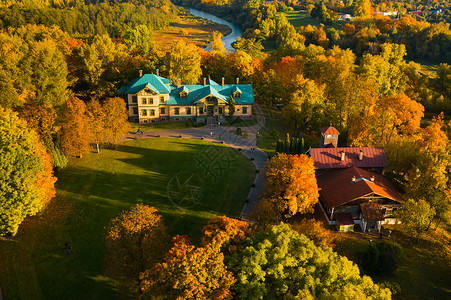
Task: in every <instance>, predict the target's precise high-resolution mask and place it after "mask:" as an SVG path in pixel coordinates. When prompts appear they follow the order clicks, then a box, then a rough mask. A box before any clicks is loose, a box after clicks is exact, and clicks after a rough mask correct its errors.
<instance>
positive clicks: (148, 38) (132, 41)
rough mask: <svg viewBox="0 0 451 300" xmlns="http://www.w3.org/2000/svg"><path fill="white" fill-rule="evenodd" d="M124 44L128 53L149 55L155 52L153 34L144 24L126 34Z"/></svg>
mask: <svg viewBox="0 0 451 300" xmlns="http://www.w3.org/2000/svg"><path fill="white" fill-rule="evenodd" d="M125 44H126V45H127V47H128V49H129V50H130V51H139V52H142V53H143V54H146V55H150V54H152V53H153V52H154V51H155V44H154V40H153V33H152V30H151V28H149V27H148V26H147V25H145V24H141V25H137V26H136V27H135V28H134V29H130V30H129V31H128V32H127V35H126V39H125Z"/></svg>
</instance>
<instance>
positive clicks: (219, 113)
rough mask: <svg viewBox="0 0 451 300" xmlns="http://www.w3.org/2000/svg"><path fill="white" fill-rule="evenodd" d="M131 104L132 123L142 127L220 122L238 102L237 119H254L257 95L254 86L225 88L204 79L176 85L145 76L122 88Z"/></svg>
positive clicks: (156, 77) (179, 82)
mask: <svg viewBox="0 0 451 300" xmlns="http://www.w3.org/2000/svg"><path fill="white" fill-rule="evenodd" d="M118 94H119V95H121V96H122V97H123V98H124V99H125V100H126V103H127V107H128V114H129V119H130V121H132V122H138V123H159V122H164V121H195V122H207V121H220V120H224V119H225V117H226V116H228V114H229V108H230V100H231V98H233V99H234V103H235V104H234V107H235V112H234V116H235V117H240V118H242V119H251V118H252V107H253V104H254V93H253V90H252V85H250V84H239V79H238V78H237V79H236V82H235V84H225V82H224V78H222V82H221V84H218V83H216V82H214V81H213V80H211V79H206V78H204V80H203V84H182V82H181V80H180V79H178V80H177V82H176V83H173V82H171V80H169V79H167V78H164V77H161V76H159V74H158V71H157V74H144V75H143V74H142V71H140V74H139V77H138V78H136V79H134V80H133V81H132V82H131V83H130V84H129V85H127V86H123V87H121V88H120V90H119V92H118Z"/></svg>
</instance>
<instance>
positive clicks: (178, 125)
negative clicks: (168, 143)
mask: <svg viewBox="0 0 451 300" xmlns="http://www.w3.org/2000/svg"><path fill="white" fill-rule="evenodd" d="M204 125H205V123H196V122H190V121H188V122H183V121H174V122H161V123H146V124H144V123H143V124H138V123H135V122H130V129H131V130H135V129H138V128H139V129H143V130H148V131H149V130H150V131H151V130H161V129H183V128H193V127H200V126H204Z"/></svg>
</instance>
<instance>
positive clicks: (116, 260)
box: [106, 204, 167, 291]
mask: <svg viewBox="0 0 451 300" xmlns="http://www.w3.org/2000/svg"><path fill="white" fill-rule="evenodd" d="M106 242H107V246H108V250H109V252H110V256H109V259H108V261H109V264H110V266H111V267H110V269H111V272H112V273H113V274H114V275H115V276H116V277H118V278H119V279H120V280H122V281H123V282H124V283H125V282H126V283H128V284H129V286H130V287H131V288H133V289H134V290H138V291H139V290H140V284H141V273H142V272H144V271H146V270H148V269H150V268H151V267H152V266H153V265H155V263H157V262H158V261H159V259H160V258H161V256H162V255H163V253H164V252H165V250H166V247H167V234H166V227H165V225H164V223H163V219H162V217H161V216H160V215H159V214H158V211H157V209H156V208H154V207H150V206H147V205H144V204H136V205H134V206H132V207H131V208H130V209H129V210H126V211H123V212H122V213H121V214H120V215H119V216H118V217H116V218H114V219H112V220H111V224H110V225H109V227H108V233H107V236H106Z"/></svg>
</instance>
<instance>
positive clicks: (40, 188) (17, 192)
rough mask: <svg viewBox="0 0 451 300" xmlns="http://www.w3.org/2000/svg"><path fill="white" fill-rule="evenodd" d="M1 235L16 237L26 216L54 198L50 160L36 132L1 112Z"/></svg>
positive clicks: (40, 208) (23, 122)
mask: <svg viewBox="0 0 451 300" xmlns="http://www.w3.org/2000/svg"><path fill="white" fill-rule="evenodd" d="M0 156H1V157H2V159H1V160H0V235H4V234H12V235H15V234H16V233H17V230H18V228H19V225H20V223H22V221H23V220H24V219H25V217H27V216H32V215H35V214H37V213H38V212H40V211H42V210H43V209H44V207H45V206H46V204H47V203H48V202H49V201H50V199H52V198H53V197H54V196H55V188H54V183H55V181H56V178H55V177H54V176H53V170H52V166H51V164H50V156H49V155H48V154H47V152H46V151H45V148H44V146H42V144H41V142H40V141H39V138H38V135H37V134H36V132H35V131H34V130H32V129H30V128H28V127H27V124H26V122H25V121H23V120H21V119H19V118H18V117H17V114H16V113H14V112H12V111H11V110H8V109H3V108H0Z"/></svg>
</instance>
